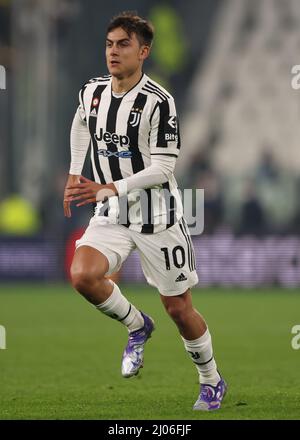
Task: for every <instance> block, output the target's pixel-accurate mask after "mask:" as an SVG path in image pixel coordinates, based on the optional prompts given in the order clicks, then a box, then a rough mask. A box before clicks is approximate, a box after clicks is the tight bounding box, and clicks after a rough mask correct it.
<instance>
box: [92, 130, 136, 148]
mask: <svg viewBox="0 0 300 440" xmlns="http://www.w3.org/2000/svg"><path fill="white" fill-rule="evenodd" d="M95 139H96V141H97V142H101V141H104V142H105V143H106V144H110V143H113V144H115V145H120V147H126V146H127V145H129V137H128V136H126V134H123V135H121V134H120V135H119V134H116V133H109V131H105V132H103V128H100V133H99V136H97V135H96V133H95Z"/></svg>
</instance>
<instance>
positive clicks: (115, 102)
mask: <svg viewBox="0 0 300 440" xmlns="http://www.w3.org/2000/svg"><path fill="white" fill-rule="evenodd" d="M121 102H122V99H120V98H115V97H114V96H111V102H110V106H109V109H108V113H107V121H106V131H108V132H109V133H112V134H113V133H115V132H116V119H117V114H118V110H119V107H120V104H121ZM106 145H107V149H108V150H109V151H111V152H113V153H115V152H117V151H118V148H117V146H116V145H115V144H114V143H113V142H109V143H107V144H106ZM108 162H109V167H110V171H111V176H112V180H113V182H114V181H116V180H121V179H123V176H122V173H121V169H120V161H119V158H118V157H116V156H113V155H112V156H109V158H108Z"/></svg>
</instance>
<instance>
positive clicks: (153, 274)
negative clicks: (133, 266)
mask: <svg viewBox="0 0 300 440" xmlns="http://www.w3.org/2000/svg"><path fill="white" fill-rule="evenodd" d="M133 237H134V241H135V243H136V246H137V250H138V252H139V254H140V258H141V265H142V269H143V272H144V275H145V277H146V280H147V282H148V283H149V284H150V285H152V286H154V287H156V288H157V289H158V291H159V292H160V294H161V295H164V296H174V295H181V294H183V293H184V292H186V291H187V290H188V289H189V288H190V287H192V286H194V285H195V284H197V283H198V276H197V272H196V263H195V254H194V248H193V244H192V240H191V237H190V234H189V231H188V228H187V225H186V222H185V220H184V219H181V220H180V221H179V222H177V223H176V224H175V225H173V226H172V227H171V228H169V229H166V230H165V231H162V232H159V233H157V234H141V233H136V232H135V233H134V235H133Z"/></svg>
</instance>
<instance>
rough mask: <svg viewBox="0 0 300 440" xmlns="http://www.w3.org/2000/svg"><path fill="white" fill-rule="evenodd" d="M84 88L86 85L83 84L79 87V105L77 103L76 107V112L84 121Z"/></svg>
mask: <svg viewBox="0 0 300 440" xmlns="http://www.w3.org/2000/svg"><path fill="white" fill-rule="evenodd" d="M85 88H86V86H85V85H84V86H83V87H82V89H80V91H79V105H78V109H77V113H78V115H79V117H80V119H81V120H82V121H83V122H86V113H85V107H84V100H83V94H84V91H85Z"/></svg>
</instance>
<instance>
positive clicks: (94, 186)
mask: <svg viewBox="0 0 300 440" xmlns="http://www.w3.org/2000/svg"><path fill="white" fill-rule="evenodd" d="M66 189H67V190H68V198H67V201H68V202H73V201H75V200H82V202H80V203H77V204H76V206H83V205H88V204H89V203H96V202H103V201H106V200H107V199H108V198H109V197H112V196H115V195H117V194H118V191H117V188H116V187H115V185H114V184H113V183H107V184H106V185H102V184H100V183H97V182H93V181H92V180H89V179H87V178H86V177H84V176H80V178H79V183H77V184H73V185H69V186H68V187H67V188H66Z"/></svg>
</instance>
